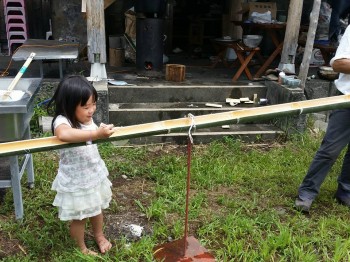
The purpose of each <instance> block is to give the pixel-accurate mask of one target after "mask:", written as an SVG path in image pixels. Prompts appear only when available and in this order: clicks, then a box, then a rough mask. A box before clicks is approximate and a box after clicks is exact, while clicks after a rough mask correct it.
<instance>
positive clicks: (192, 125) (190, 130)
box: [188, 113, 196, 144]
mask: <svg viewBox="0 0 350 262" xmlns="http://www.w3.org/2000/svg"><path fill="white" fill-rule="evenodd" d="M188 117H189V118H191V126H190V128H189V129H188V138H189V139H190V141H191V144H193V137H192V129H196V123H195V121H194V115H192V114H191V113H189V114H188Z"/></svg>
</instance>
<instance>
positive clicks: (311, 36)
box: [299, 0, 321, 91]
mask: <svg viewBox="0 0 350 262" xmlns="http://www.w3.org/2000/svg"><path fill="white" fill-rule="evenodd" d="M320 8H321V0H314V5H313V7H312V11H311V14H310V24H309V30H308V32H307V39H306V44H305V49H304V55H303V61H302V62H301V65H300V69H299V79H300V80H301V84H300V86H301V89H302V90H303V91H304V89H305V82H306V78H307V74H308V72H309V66H310V59H311V54H312V50H313V47H314V41H315V35H316V30H317V25H318V19H319V15H320Z"/></svg>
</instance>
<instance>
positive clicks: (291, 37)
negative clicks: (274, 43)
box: [278, 0, 303, 73]
mask: <svg viewBox="0 0 350 262" xmlns="http://www.w3.org/2000/svg"><path fill="white" fill-rule="evenodd" d="M302 9H303V0H291V1H290V3H289V9H288V20H287V28H286V33H285V36H284V44H283V50H282V55H281V62H280V64H279V65H278V68H279V69H281V70H284V71H288V72H289V73H295V65H294V60H295V56H296V52H297V48H298V38H299V29H300V20H301V13H302Z"/></svg>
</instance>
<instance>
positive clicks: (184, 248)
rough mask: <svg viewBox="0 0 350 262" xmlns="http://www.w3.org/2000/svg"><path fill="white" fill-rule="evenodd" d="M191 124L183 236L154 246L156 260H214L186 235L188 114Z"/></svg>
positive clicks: (190, 148)
mask: <svg viewBox="0 0 350 262" xmlns="http://www.w3.org/2000/svg"><path fill="white" fill-rule="evenodd" d="M189 117H191V119H192V124H191V126H190V128H189V131H188V143H187V185H186V208H185V232H184V237H183V238H182V239H179V240H175V241H173V242H169V243H165V244H162V245H159V246H156V247H155V248H154V249H153V254H154V257H155V259H156V260H158V261H164V262H177V261H178V262H180V261H181V262H186V261H206V262H211V261H216V260H215V258H214V256H213V255H212V254H210V253H209V252H208V250H206V249H205V248H204V247H202V246H201V244H200V243H199V241H198V240H197V239H195V238H194V237H193V236H190V237H189V236H188V210H189V197H190V181H191V152H192V145H193V138H192V130H193V129H194V128H195V123H194V116H193V115H192V114H189Z"/></svg>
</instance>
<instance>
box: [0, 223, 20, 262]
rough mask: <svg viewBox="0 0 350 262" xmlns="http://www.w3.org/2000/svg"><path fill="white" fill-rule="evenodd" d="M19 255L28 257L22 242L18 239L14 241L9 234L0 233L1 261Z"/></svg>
mask: <svg viewBox="0 0 350 262" xmlns="http://www.w3.org/2000/svg"><path fill="white" fill-rule="evenodd" d="M1 220H2V219H1V218H0V221H1ZM19 253H23V254H24V255H26V251H25V249H24V248H23V246H21V244H20V242H19V241H18V240H17V239H13V238H12V237H11V236H10V235H9V234H6V233H4V232H1V231H0V260H1V259H2V258H5V257H7V256H14V255H16V254H19Z"/></svg>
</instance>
